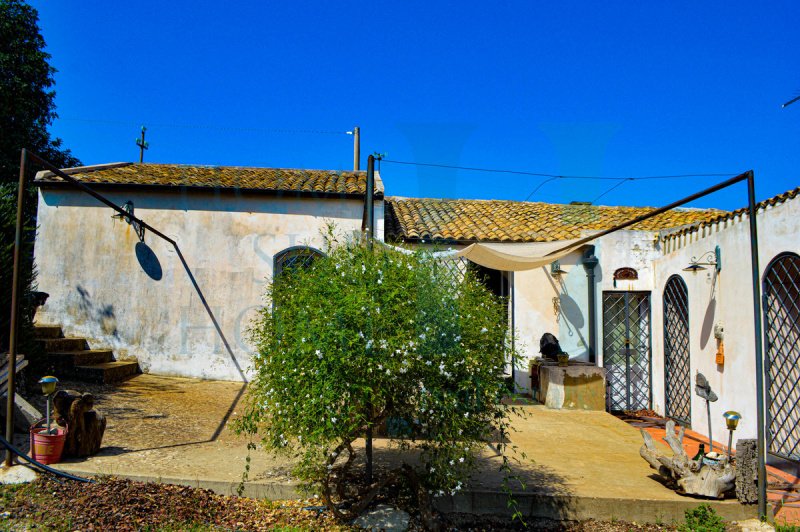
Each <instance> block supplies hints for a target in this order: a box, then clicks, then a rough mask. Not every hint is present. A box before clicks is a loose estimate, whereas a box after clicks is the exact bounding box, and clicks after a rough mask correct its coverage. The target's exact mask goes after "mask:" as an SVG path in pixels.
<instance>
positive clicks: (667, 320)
mask: <svg viewBox="0 0 800 532" xmlns="http://www.w3.org/2000/svg"><path fill="white" fill-rule="evenodd" d="M691 376H692V372H691V370H690V364H689V291H688V289H687V288H686V283H685V282H684V281H683V279H681V277H680V276H679V275H673V276H672V277H670V278H669V279H668V280H667V284H666V286H664V396H665V402H664V404H665V408H666V414H667V417H669V418H671V419H674V420H675V421H677V422H678V423H680V424H681V425H683V426H686V427H690V426H691V423H692V382H691Z"/></svg>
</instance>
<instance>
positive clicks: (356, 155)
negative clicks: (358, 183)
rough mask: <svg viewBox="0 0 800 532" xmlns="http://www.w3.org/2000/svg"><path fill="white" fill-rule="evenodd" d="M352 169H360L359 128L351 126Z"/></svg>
mask: <svg viewBox="0 0 800 532" xmlns="http://www.w3.org/2000/svg"><path fill="white" fill-rule="evenodd" d="M353 170H354V171H356V172H358V171H359V170H361V128H360V127H358V126H356V127H354V128H353Z"/></svg>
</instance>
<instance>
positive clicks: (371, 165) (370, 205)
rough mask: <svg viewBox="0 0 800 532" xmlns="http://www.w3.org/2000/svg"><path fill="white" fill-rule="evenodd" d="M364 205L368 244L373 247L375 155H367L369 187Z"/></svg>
mask: <svg viewBox="0 0 800 532" xmlns="http://www.w3.org/2000/svg"><path fill="white" fill-rule="evenodd" d="M364 196H365V197H364V205H366V210H367V246H369V248H370V249H372V240H373V238H374V236H375V197H374V196H375V157H374V156H373V155H370V156H369V157H367V187H366V191H365V194H364Z"/></svg>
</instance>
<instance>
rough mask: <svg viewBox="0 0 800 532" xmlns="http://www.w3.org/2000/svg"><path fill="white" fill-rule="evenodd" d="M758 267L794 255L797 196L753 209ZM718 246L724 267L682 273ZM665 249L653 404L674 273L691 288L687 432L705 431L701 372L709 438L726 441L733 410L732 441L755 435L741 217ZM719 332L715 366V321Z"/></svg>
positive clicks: (659, 268) (798, 242) (746, 243)
mask: <svg viewBox="0 0 800 532" xmlns="http://www.w3.org/2000/svg"><path fill="white" fill-rule="evenodd" d="M756 220H757V222H758V240H759V242H758V243H759V267H760V270H761V271H760V276H761V279H762V280H763V275H764V272H765V270H766V267H767V266H768V264H769V262H770V261H771V260H772V259H773V258H774V257H775V256H776V255H778V254H779V253H781V252H784V251H793V252H795V253H800V237H798V235H800V201H796V200H790V201H787V202H786V203H783V204H780V205H777V206H775V207H769V208H767V209H766V210H763V211H759V213H758V216H757V218H756ZM716 245H719V246H720V248H721V250H722V271H721V272H720V274H719V276H716V279H715V275H714V273H713V270H712V269H711V268H709V269H707V270H704V271H699V272H696V273H692V272H684V271H682V270H683V268H685V267H686V266H688V265H689V263H690V261H691V259H692V257H700V256H701V255H704V254H705V253H706V252H708V251H713V249H714V246H716ZM663 248H664V254H663V256H662V257H660V258H659V259H657V260H656V262H655V279H656V283H655V286H656V289H655V290H654V293H653V309H654V313H653V346H654V352H655V355H654V357H653V362H654V366H655V367H656V371H654V375H653V383H654V385H657V387H656V386H654V394H653V399H654V404H655V406H656V409H657V410H658V411H659V412H662V413H663V412H664V374H663V358H664V357H663V345H664V344H663V342H664V340H663V289H664V285H665V284H666V282H667V279H668V278H669V277H670V276H671V275H673V274H678V275H680V276H681V277H682V278H683V280H684V281H685V282H686V285H687V288H688V293H689V329H690V336H691V346H690V364H691V374H692V392H691V393H692V429H694V430H696V431H698V432H701V433H707V426H708V423H707V421H706V419H707V418H706V409H705V401H703V400H702V399H700V398H699V397H697V396H696V395H695V393H694V376H695V374H696V373H697V372H698V371H699V372H701V373H703V374H704V375H705V376H706V377H707V378H708V381H709V383H710V384H711V388H712V389H713V390H714V391H715V392H716V393H717V395H719V401H717V402H716V403H712V405H711V422H712V432H713V435H714V439H717V440H723V441H727V440H726V439H725V437H726V435H727V431H726V429H725V422H724V419H723V418H722V413H723V412H725V411H726V410H737V411H738V412H740V413H741V414H742V420H741V422H740V424H739V427H740V428H739V430H738V431H737V433H736V437H737V438H754V437H756V379H755V352H754V342H755V333H754V319H753V294H752V289H751V286H752V282H751V279H752V277H751V271H750V234H749V223H748V218H747V216H744V217H742V218H741V219H737V220H734V221H729V222H726V223H724V224H720V225H718V226H715V227H713V228H706V229H704V230H703V231H701V232H699V233H693V234H691V235H688V236H682V237H679V238H678V239H677V240H675V241H674V240H670V241H668V242H665V243H664V244H663ZM716 323H721V324H722V325H723V327H724V331H725V339H724V342H725V364H724V365H722V366H718V365H717V364H716V363H715V353H716V351H717V343H716V340H715V338H714V332H713V329H714V325H715V324H716Z"/></svg>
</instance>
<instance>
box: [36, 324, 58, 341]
mask: <svg viewBox="0 0 800 532" xmlns="http://www.w3.org/2000/svg"><path fill="white" fill-rule="evenodd" d="M33 330H34V332H35V333H36V338H39V339H45V338H50V339H52V338H63V337H64V333H63V331H62V330H61V326H60V325H34V326H33Z"/></svg>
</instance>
